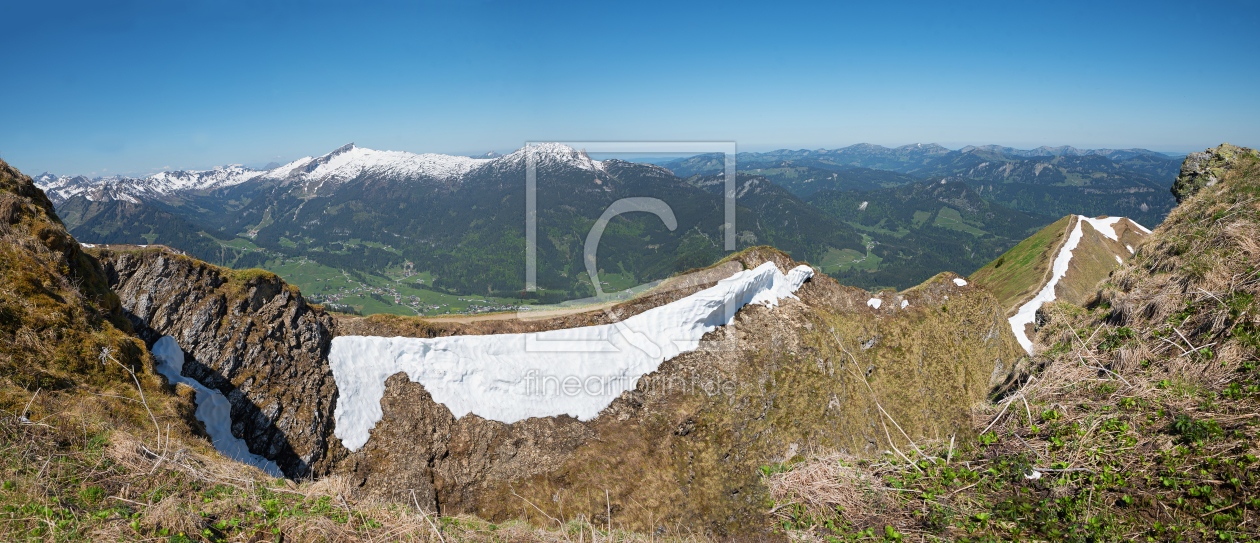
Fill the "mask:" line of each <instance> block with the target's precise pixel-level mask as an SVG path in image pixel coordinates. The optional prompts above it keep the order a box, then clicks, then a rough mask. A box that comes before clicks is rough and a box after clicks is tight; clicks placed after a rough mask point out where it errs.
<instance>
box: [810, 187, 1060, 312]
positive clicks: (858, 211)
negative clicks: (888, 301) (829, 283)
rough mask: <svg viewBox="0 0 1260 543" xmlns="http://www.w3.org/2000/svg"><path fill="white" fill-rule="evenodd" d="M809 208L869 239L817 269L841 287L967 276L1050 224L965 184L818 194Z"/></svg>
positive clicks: (898, 284) (1047, 219)
mask: <svg viewBox="0 0 1260 543" xmlns="http://www.w3.org/2000/svg"><path fill="white" fill-rule="evenodd" d="M808 201H809V203H810V204H811V205H813V206H815V207H817V208H819V209H821V210H823V211H825V212H827V214H828V215H830V216H831V217H832V218H833V219H835V220H839V221H842V222H843V223H845V224H848V225H851V226H852V227H853V228H855V229H856V230H858V231H859V232H861V233H862V234H863V235H865V236H866V237H867V239H868V245H869V246H870V248H869V249H868V250H866V251H862V252H859V253H841V252H835V253H832V254H830V255H828V257H829V258H828V259H826V260H823V261H820V262H819V263H818V265H819V266H820V267H821V268H822V270H823V272H824V273H827V274H829V275H831V276H832V277H834V278H836V280H838V281H840V282H841V283H843V284H846V285H855V286H862V287H866V288H879V287H894V288H909V287H911V286H913V285H916V284H918V283H920V282H922V281H924V280H926V279H927V278H929V277H932V276H933V275H935V274H936V273H938V272H939V271H940V270H942V269H949V270H954V271H956V272H958V273H961V274H969V273H971V272H972V271H974V270H975V269H977V268H979V267H981V266H983V265H984V264H986V263H988V262H990V261H991V260H992V259H994V258H996V257H997V255H1000V254H1002V253H1003V252H1005V251H1006V250H1007V249H1009V248H1011V247H1012V246H1014V245H1015V244H1016V243H1019V241H1020V240H1022V239H1023V238H1024V236H1027V235H1028V234H1030V233H1032V232H1035V231H1036V230H1037V229H1039V228H1041V227H1042V226H1044V225H1046V224H1048V223H1050V222H1051V221H1052V220H1053V219H1052V218H1050V217H1046V216H1041V215H1035V214H1030V213H1023V212H1019V211H1014V210H1011V209H1007V208H1005V207H1003V206H1001V205H998V204H994V203H992V202H989V201H987V200H985V199H984V198H981V197H980V195H979V194H978V193H977V192H976V191H974V190H972V189H971V188H970V187H969V186H968V185H967V184H965V183H946V184H942V183H915V184H911V185H905V186H902V187H897V188H889V189H882V190H875V191H865V192H863V191H848V192H838V191H830V190H828V191H821V192H818V193H817V194H814V195H813V196H811V197H810V198H809V200H808Z"/></svg>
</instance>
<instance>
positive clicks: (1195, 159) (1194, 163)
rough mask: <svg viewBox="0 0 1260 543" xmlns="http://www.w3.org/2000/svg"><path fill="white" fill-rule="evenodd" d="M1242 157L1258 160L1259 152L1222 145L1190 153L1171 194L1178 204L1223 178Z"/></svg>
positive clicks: (1182, 165)
mask: <svg viewBox="0 0 1260 543" xmlns="http://www.w3.org/2000/svg"><path fill="white" fill-rule="evenodd" d="M1243 156H1251V157H1253V158H1260V152H1257V151H1256V150H1255V149H1249V148H1247V147H1236V146H1233V145H1230V144H1228V143H1222V144H1221V145H1220V146H1218V147H1213V148H1211V149H1208V150H1206V151H1203V152H1201V153H1190V154H1189V155H1186V160H1185V161H1184V162H1182V163H1181V174H1180V175H1178V176H1177V180H1176V181H1174V182H1173V186H1172V189H1171V190H1172V193H1173V196H1175V197H1177V203H1178V204H1180V203H1181V202H1182V201H1184V200H1185V199H1186V198H1189V197H1190V196H1191V195H1193V194H1194V193H1196V192H1198V191H1199V189H1202V188H1203V187H1210V186H1213V185H1215V184H1217V183H1219V182H1220V180H1221V179H1222V178H1224V177H1225V172H1226V171H1228V170H1230V169H1231V168H1233V167H1234V165H1235V164H1236V163H1237V162H1238V159H1239V158H1241V157H1243Z"/></svg>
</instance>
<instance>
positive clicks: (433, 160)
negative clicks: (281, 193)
mask: <svg viewBox="0 0 1260 543" xmlns="http://www.w3.org/2000/svg"><path fill="white" fill-rule="evenodd" d="M531 152H532V153H533V154H534V157H535V165H536V167H538V168H541V169H548V168H553V167H560V168H566V167H567V168H575V169H579V170H587V171H591V172H597V171H603V169H604V166H603V163H602V162H601V161H598V160H592V159H591V158H590V157H589V156H587V154H586V152H585V151H579V150H576V149H574V148H572V147H569V146H567V145H563V144H559V143H543V144H537V145H533V146H530V147H524V148H521V149H519V150H517V151H515V152H513V153H512V154H509V155H506V156H499V157H498V158H472V157H466V156H453V155H442V154H434V153H425V154H415V153H408V152H405V151H377V150H374V149H367V148H363V147H356V146H355V145H354V144H353V143H350V144H347V145H344V146H342V147H339V148H337V149H336V150H334V151H332V152H331V153H328V154H325V155H323V156H318V157H303V158H300V159H297V160H294V161H292V162H289V163H288V164H284V165H282V166H279V167H276V168H273V169H270V170H253V169H250V168H246V167H244V166H241V165H238V164H234V165H229V166H223V167H219V168H215V169H212V170H181V171H174V172H160V173H156V174H152V175H148V176H145V177H117V176H113V177H97V178H88V177H84V176H55V175H53V174H50V173H45V174H42V175H40V176H38V177H36V178H35V184H36V185H37V186H38V187H40V188H41V189H43V190H44V192H45V193H47V194H48V197H49V199H51V200H52V201H53V203H54V204H60V203H62V202H64V201H66V200H69V199H70V198H73V197H74V196H77V195H80V194H82V195H83V196H84V197H86V198H87V199H89V200H92V201H101V200H114V199H120V200H127V201H133V202H134V201H141V200H154V199H163V198H168V197H178V196H181V195H183V194H188V193H194V192H199V191H209V190H216V189H222V188H228V187H233V186H236V185H240V184H242V183H246V182H249V181H256V182H260V183H272V184H275V185H279V186H294V185H296V186H300V187H301V188H302V190H305V191H307V192H311V193H319V192H320V189H321V188H327V187H329V186H336V185H340V184H342V183H345V182H347V181H352V180H355V179H387V180H403V181H422V182H436V183H440V184H444V185H448V186H449V185H457V184H459V183H460V182H461V181H462V180H463V179H465V178H467V177H468V176H470V175H474V174H476V173H477V172H479V171H481V170H482V169H489V170H490V171H492V172H495V173H501V172H505V171H508V170H515V169H518V168H524V167H525V166H526V163H527V156H528V155H529V153H531Z"/></svg>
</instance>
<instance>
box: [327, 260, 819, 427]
mask: <svg viewBox="0 0 1260 543" xmlns="http://www.w3.org/2000/svg"><path fill="white" fill-rule="evenodd" d="M813 275H814V271H813V270H812V269H811V268H810V267H809V266H798V267H796V268H794V269H792V270H791V271H789V272H788V273H787V274H786V275H784V274H783V273H781V272H780V271H779V269H778V267H776V266H775V265H774V263H772V262H767V263H765V264H762V265H761V266H758V267H757V268H756V269H752V270H745V271H741V272H739V273H736V274H735V275H733V276H731V277H728V278H726V279H723V280H721V281H719V282H718V284H717V285H715V286H713V287H710V288H708V289H705V290H702V291H700V292H697V293H695V294H692V295H690V296H687V297H686V298H683V299H681V300H678V301H675V302H673V303H669V304H666V305H663V306H660V307H656V308H653V309H649V310H647V311H644V312H643V313H640V314H638V315H635V316H633V317H629V318H627V319H625V320H623V321H621V322H618V323H614V324H606V325H600V326H588V327H582V328H571V329H564V330H552V331H547V332H537V333H527V334H499V335H485V336H454V337H443V338H433V339H422V338H404V337H393V338H386V337H368V336H343V337H337V338H333V340H332V346H331V348H330V350H329V354H328V363H329V366H330V367H331V369H332V372H333V379H334V380H335V381H336V383H337V389H338V391H339V396H338V400H337V407H336V409H335V410H334V417H335V420H336V430H335V431H334V434H335V435H336V436H337V437H338V438H340V439H341V442H342V445H344V446H345V447H346V448H347V449H350V450H351V451H355V450H358V449H359V448H360V447H362V446H363V444H365V443H367V440H368V437H370V434H369V431H370V430H371V429H372V428H375V427H376V423H377V422H378V421H379V420H380V419H381V417H382V411H381V398H382V397H383V396H384V393H385V380H386V379H388V378H389V377H390V376H391V375H394V374H397V373H399V372H406V373H407V376H408V378H410V379H411V381H413V382H416V383H420V384H422V385H424V388H425V390H426V391H427V392H429V394H431V395H432V397H433V401H435V402H437V403H440V404H443V405H445V406H446V407H447V408H448V409H450V411H451V413H452V414H453V415H455V416H456V417H463V416H466V415H477V416H479V417H482V418H485V419H489V420H496V421H499V422H504V423H508V424H510V423H513V422H517V421H520V420H524V419H527V418H531V417H551V416H559V415H570V416H572V417H574V418H577V419H579V420H590V419H593V418H595V417H596V416H598V415H599V413H600V411H603V410H604V408H606V407H608V405H609V404H611V403H612V401H613V400H614V399H616V398H617V397H619V396H620V395H621V393H622V392H624V391H626V390H633V389H634V388H635V386H636V385H637V384H638V381H639V378H640V377H642V376H644V375H646V374H648V373H651V372H653V371H656V369H657V368H658V367H659V366H660V365H661V363H662V362H664V361H666V360H669V359H671V358H674V357H675V356H678V355H679V354H682V353H685V352H689V351H693V350H696V349H697V348H699V341H700V339H701V338H702V337H703V336H704V334H706V333H708V332H711V331H713V330H714V329H716V328H717V327H718V326H720V325H726V324H730V323H731V322H732V321H733V319H734V316H735V312H736V311H737V310H738V309H739V308H741V307H743V306H744V305H747V304H750V303H759V304H764V305H766V306H768V307H773V306H775V305H777V304H778V301H779V300H781V299H783V298H796V296H795V295H794V294H793V293H794V292H795V291H796V290H797V289H799V288H800V286H801V285H802V284H803V283H804V282H805V280H806V279H809V278H810V277H812V276H813Z"/></svg>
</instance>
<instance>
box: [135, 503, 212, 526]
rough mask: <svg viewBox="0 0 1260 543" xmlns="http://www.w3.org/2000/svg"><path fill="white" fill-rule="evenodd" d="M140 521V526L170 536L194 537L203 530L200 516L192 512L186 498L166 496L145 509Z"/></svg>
mask: <svg viewBox="0 0 1260 543" xmlns="http://www.w3.org/2000/svg"><path fill="white" fill-rule="evenodd" d="M142 519H143V520H142V522H141V524H142V525H144V526H147V527H150V528H152V529H153V530H159V531H160V530H166V531H167V533H170V534H171V535H175V534H185V535H195V534H199V533H200V532H201V530H202V529H203V528H205V524H204V522H203V521H202V519H201V516H200V515H198V514H196V513H194V512H193V510H192V507H191V504H190V503H189V501H188V498H186V497H183V496H175V495H171V496H167V497H165V498H163V499H162V501H160V502H158V503H157V504H156V505H154V506H152V507H148V508H145V510H144V516H143V517H142Z"/></svg>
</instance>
